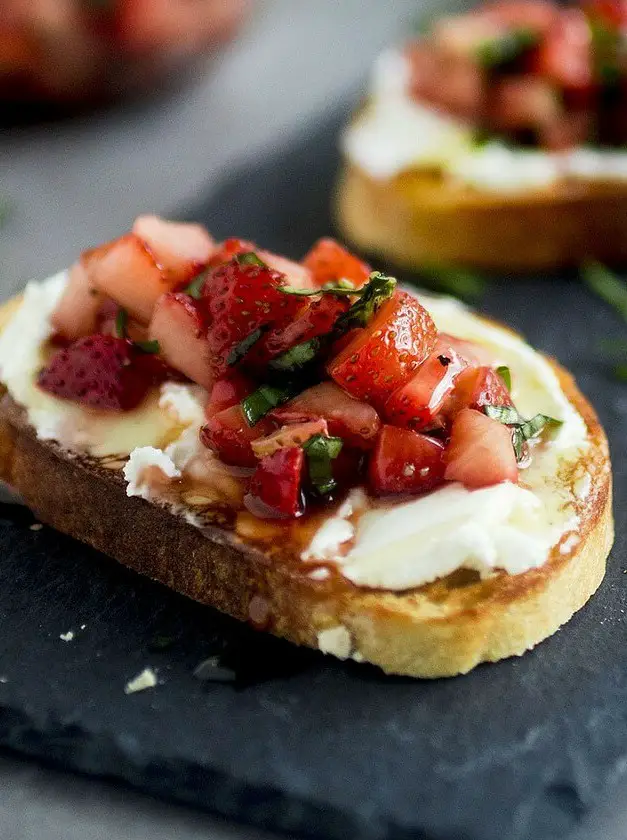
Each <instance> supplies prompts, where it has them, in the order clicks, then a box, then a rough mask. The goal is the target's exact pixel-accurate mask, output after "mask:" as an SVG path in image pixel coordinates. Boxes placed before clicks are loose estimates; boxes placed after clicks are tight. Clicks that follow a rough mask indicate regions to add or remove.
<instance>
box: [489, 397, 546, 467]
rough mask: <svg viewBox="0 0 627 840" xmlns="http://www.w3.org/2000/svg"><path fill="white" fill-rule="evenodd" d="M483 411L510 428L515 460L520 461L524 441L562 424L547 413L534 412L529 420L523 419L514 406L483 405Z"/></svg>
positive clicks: (522, 454) (523, 452) (522, 455)
mask: <svg viewBox="0 0 627 840" xmlns="http://www.w3.org/2000/svg"><path fill="white" fill-rule="evenodd" d="M483 411H484V413H485V414H486V415H487V416H488V417H491V418H492V419H493V420H498V421H499V423H503V424H504V425H506V426H511V429H512V446H513V447H514V452H515V454H516V460H517V461H522V459H523V458H524V455H525V443H526V442H527V441H528V440H531V439H532V438H535V437H537V436H538V435H539V434H540V433H541V432H542V431H543V430H544V429H545V428H547V427H553V428H557V427H558V426H561V425H562V421H561V420H556V419H555V418H554V417H549V416H548V415H547V414H536V415H535V417H532V418H531V419H530V420H525V419H524V418H523V417H521V416H520V414H519V413H518V412H517V411H516V409H515V408H513V407H512V406H508V405H484V406H483Z"/></svg>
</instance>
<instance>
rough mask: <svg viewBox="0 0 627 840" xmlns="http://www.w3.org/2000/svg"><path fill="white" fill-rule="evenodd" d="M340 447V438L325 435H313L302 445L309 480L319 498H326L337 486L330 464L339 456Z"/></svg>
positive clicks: (341, 444)
mask: <svg viewBox="0 0 627 840" xmlns="http://www.w3.org/2000/svg"><path fill="white" fill-rule="evenodd" d="M342 446H343V441H342V438H339V437H327V436H326V435H314V436H313V437H311V438H309V440H308V441H307V442H306V443H304V444H303V449H304V451H305V455H306V456H307V467H308V471H309V480H310V481H311V484H312V487H313V489H314V490H315V491H316V493H318V494H319V495H321V496H327V495H328V494H329V493H331V491H332V490H334V489H335V487H336V485H337V482H336V481H335V479H334V478H333V467H332V463H331V462H332V461H333V460H334V459H335V458H337V456H338V455H339V454H340V452H341V451H342Z"/></svg>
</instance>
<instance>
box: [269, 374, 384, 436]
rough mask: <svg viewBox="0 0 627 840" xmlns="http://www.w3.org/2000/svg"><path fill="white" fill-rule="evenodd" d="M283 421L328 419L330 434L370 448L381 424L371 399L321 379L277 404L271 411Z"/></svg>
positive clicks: (302, 421) (273, 416)
mask: <svg viewBox="0 0 627 840" xmlns="http://www.w3.org/2000/svg"><path fill="white" fill-rule="evenodd" d="M269 416H270V417H272V419H274V420H277V421H278V422H280V423H304V422H306V421H307V420H315V419H317V418H322V419H323V420H326V422H327V424H328V427H329V434H330V435H332V436H337V437H341V438H342V440H343V441H344V442H345V443H346V444H347V445H348V446H355V447H357V448H358V449H369V448H370V447H372V446H373V445H374V443H375V440H376V437H377V435H378V433H379V429H380V428H381V420H380V419H379V415H378V414H377V412H376V411H375V410H374V408H373V407H372V406H371V405H368V403H365V402H360V401H359V400H356V399H354V397H351V396H350V395H349V394H347V393H346V391H343V390H342V389H341V388H339V387H338V386H337V385H336V384H335V383H334V382H321V383H320V385H314V386H313V388H308V389H307V390H306V391H303V392H302V394H299V395H298V396H297V397H294V399H293V400H290V401H289V402H287V403H285V404H284V405H282V406H279V407H278V408H275V409H274V410H273V411H272V412H271V414H270V415H269Z"/></svg>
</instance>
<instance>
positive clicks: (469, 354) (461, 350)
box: [434, 332, 497, 367]
mask: <svg viewBox="0 0 627 840" xmlns="http://www.w3.org/2000/svg"><path fill="white" fill-rule="evenodd" d="M447 347H450V348H451V349H452V350H455V352H456V353H457V354H458V355H459V356H460V357H461V358H462V359H463V360H464V361H465V362H466V364H467V365H468V367H478V366H479V365H492V364H496V363H497V360H496V359H495V358H494V354H493V353H491V352H490V350H488V349H487V348H485V347H482V346H481V345H480V344H477V343H476V342H474V341H470V340H469V339H467V338H457V336H455V335H449V334H448V333H442V332H441V333H440V334H439V335H438V340H437V342H436V345H435V348H434V352H435V351H436V350H440V349H442V350H446V348H447Z"/></svg>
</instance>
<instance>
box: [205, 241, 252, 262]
mask: <svg viewBox="0 0 627 840" xmlns="http://www.w3.org/2000/svg"><path fill="white" fill-rule="evenodd" d="M251 252H253V253H256V252H257V246H256V245H254V244H253V243H252V242H249V241H248V240H247V239H238V238H237V237H235V236H232V237H231V238H230V239H225V240H224V242H220V243H219V244H218V245H217V246H216V250H215V252H214V254H213V256H212V257H211V260H210V265H211V266H212V267H214V268H215V267H217V266H219V265H222V263H226V262H230V261H231V260H232V259H233V257H234V256H235V255H236V254H249V253H251Z"/></svg>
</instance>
